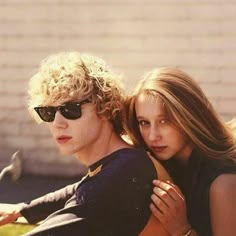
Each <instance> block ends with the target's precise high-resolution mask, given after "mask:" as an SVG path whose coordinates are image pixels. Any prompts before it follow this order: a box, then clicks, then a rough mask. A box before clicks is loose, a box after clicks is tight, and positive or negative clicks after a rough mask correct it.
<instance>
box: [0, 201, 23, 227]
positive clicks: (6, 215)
mask: <svg viewBox="0 0 236 236" xmlns="http://www.w3.org/2000/svg"><path fill="white" fill-rule="evenodd" d="M21 216H22V215H21V213H20V207H19V206H18V205H15V207H14V208H12V207H11V208H10V209H4V210H1V209H0V226H2V225H6V224H9V223H13V222H14V221H16V220H17V219H18V218H19V217H21Z"/></svg>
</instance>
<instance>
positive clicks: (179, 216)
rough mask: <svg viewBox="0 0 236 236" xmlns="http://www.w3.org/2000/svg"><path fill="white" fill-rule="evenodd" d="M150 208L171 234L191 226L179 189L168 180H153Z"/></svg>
mask: <svg viewBox="0 0 236 236" xmlns="http://www.w3.org/2000/svg"><path fill="white" fill-rule="evenodd" d="M153 184H154V189H153V194H152V196H151V199H152V203H151V205H150V209H151V211H152V213H153V215H154V216H155V217H156V218H158V220H159V221H160V222H161V223H162V224H163V226H164V228H165V229H166V230H167V231H168V232H169V233H170V234H171V235H173V236H175V235H178V236H179V235H181V234H184V233H186V232H187V231H188V230H189V229H190V228H191V226H190V225H189V223H188V219H187V211H186V203H185V200H184V196H183V194H182V192H181V191H180V189H179V188H178V187H177V186H176V185H174V184H173V183H171V182H170V181H166V182H163V181H160V180H154V181H153Z"/></svg>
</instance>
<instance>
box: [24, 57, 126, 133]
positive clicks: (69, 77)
mask: <svg viewBox="0 0 236 236" xmlns="http://www.w3.org/2000/svg"><path fill="white" fill-rule="evenodd" d="M28 94H29V99H28V108H29V110H30V113H31V114H32V116H33V117H34V118H35V119H36V120H37V121H39V120H38V118H37V116H36V115H35V112H34V110H33V108H34V107H36V106H47V105H51V104H53V105H54V104H62V103H64V102H66V101H79V100H82V99H84V98H91V99H92V103H93V104H95V106H96V109H97V114H98V115H104V116H106V117H107V118H108V119H109V120H110V121H111V122H112V124H113V126H114V129H115V132H117V133H118V134H121V133H122V132H123V127H122V115H121V113H122V110H123V104H124V94H123V88H122V85H121V76H120V75H118V74H115V73H114V72H113V71H112V70H111V69H110V68H109V67H108V65H107V64H106V63H105V62H104V61H103V60H102V59H100V58H97V57H94V56H91V55H88V54H80V53H78V52H65V53H59V54H56V55H52V56H49V57H48V58H46V59H44V60H43V61H42V62H41V64H40V68H39V70H38V72H37V73H36V74H35V75H34V76H33V77H32V78H31V79H30V82H29V89H28Z"/></svg>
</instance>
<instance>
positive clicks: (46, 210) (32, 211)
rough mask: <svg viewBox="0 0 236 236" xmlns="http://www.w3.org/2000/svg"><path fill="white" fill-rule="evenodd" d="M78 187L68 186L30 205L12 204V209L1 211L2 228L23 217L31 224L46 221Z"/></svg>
mask: <svg viewBox="0 0 236 236" xmlns="http://www.w3.org/2000/svg"><path fill="white" fill-rule="evenodd" d="M77 186H78V183H75V184H72V185H68V186H66V187H64V188H62V189H60V190H57V191H55V192H52V193H48V194H46V195H44V196H42V197H40V198H37V199H35V200H32V201H31V202H29V203H19V204H12V205H11V207H4V209H0V226H2V225H5V224H9V223H13V222H14V221H16V220H17V219H18V218H19V217H22V216H23V217H25V218H26V219H27V221H28V222H29V223H31V224H34V223H37V222H39V221H41V220H43V219H45V218H46V217H47V216H48V215H49V214H51V213H52V212H54V211H56V210H58V209H60V208H62V207H63V206H64V204H65V202H66V201H67V200H68V199H69V198H70V197H71V196H72V195H73V194H74V193H75V190H76V188H77Z"/></svg>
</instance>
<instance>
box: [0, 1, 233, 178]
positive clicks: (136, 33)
mask: <svg viewBox="0 0 236 236" xmlns="http://www.w3.org/2000/svg"><path fill="white" fill-rule="evenodd" d="M235 28H236V1H230V0H198V1H196V0H145V1H144V0H87V1H86V0H37V1H34V0H20V1H19V0H1V1H0V70H1V76H0V136H1V139H0V167H1V166H3V165H5V164H6V163H8V162H9V158H8V156H6V154H4V155H3V154H2V155H1V153H13V152H14V151H15V150H18V149H20V150H21V151H22V153H23V157H24V160H25V164H24V167H25V171H26V172H33V173H41V174H60V173H61V167H62V166H65V167H64V168H62V170H63V173H64V174H66V175H74V174H76V173H77V171H78V170H77V169H78V167H79V166H78V164H76V161H74V160H73V159H72V158H71V157H66V158H64V157H61V156H60V154H59V153H58V151H57V149H56V147H55V145H54V144H53V142H52V140H51V139H50V135H49V132H48V130H47V129H46V127H44V126H38V125H37V124H35V123H34V122H33V121H32V119H31V118H30V116H29V115H28V112H27V109H26V105H25V104H26V99H25V95H26V90H27V83H28V79H29V78H30V76H31V75H32V74H33V72H34V70H35V68H36V67H37V66H38V64H39V62H40V60H41V59H43V58H44V57H46V56H48V55H49V54H51V53H55V52H59V51H65V50H78V51H81V52H90V53H92V54H95V55H97V56H101V57H103V58H104V59H105V60H106V61H108V62H109V63H110V64H111V65H113V67H114V68H116V69H117V70H118V71H120V72H121V73H124V74H125V75H126V78H125V84H126V86H127V87H128V88H132V87H133V86H134V85H135V84H136V83H137V81H138V80H139V79H140V78H141V76H142V75H143V74H144V72H146V71H148V70H150V69H152V68H153V67H155V66H167V65H175V66H179V67H181V68H182V69H184V70H185V71H186V72H188V73H189V74H191V75H193V76H194V77H195V78H196V80H198V81H199V83H201V85H202V87H203V89H204V91H205V92H206V93H207V95H208V96H209V97H210V99H211V100H212V102H213V103H214V104H215V106H216V108H217V109H218V111H219V112H220V114H222V116H223V117H224V118H225V119H229V118H231V117H233V116H235V115H236V104H235V103H236V78H234V76H235V75H236V43H235V42H236V31H235Z"/></svg>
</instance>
